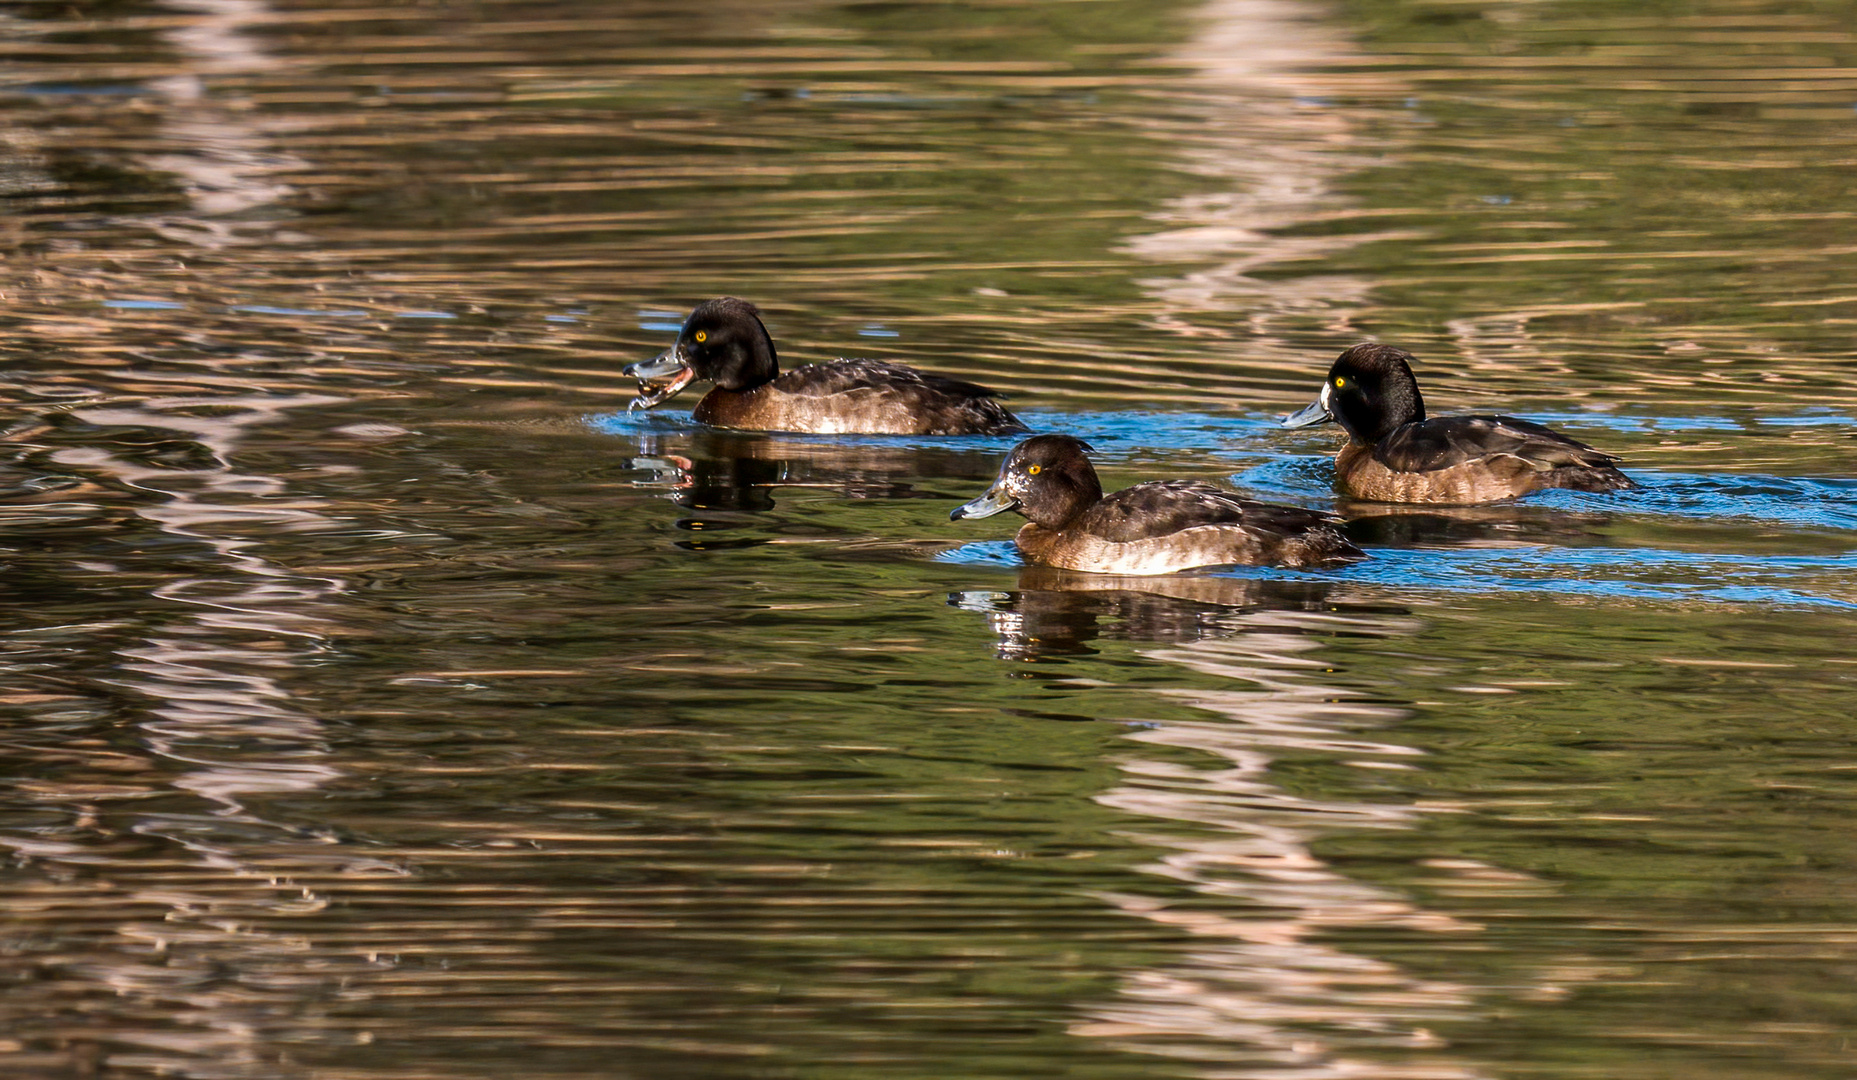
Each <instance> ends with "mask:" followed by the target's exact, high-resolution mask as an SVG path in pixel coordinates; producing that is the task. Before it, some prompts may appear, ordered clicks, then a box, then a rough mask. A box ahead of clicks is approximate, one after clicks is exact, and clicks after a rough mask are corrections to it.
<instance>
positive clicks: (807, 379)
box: [773, 359, 1026, 434]
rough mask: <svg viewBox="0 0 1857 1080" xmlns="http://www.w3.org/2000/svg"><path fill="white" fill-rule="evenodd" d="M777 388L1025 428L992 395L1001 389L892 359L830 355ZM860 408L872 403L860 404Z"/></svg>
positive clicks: (934, 418)
mask: <svg viewBox="0 0 1857 1080" xmlns="http://www.w3.org/2000/svg"><path fill="white" fill-rule="evenodd" d="M773 387H774V389H776V390H777V391H779V392H780V393H783V394H790V395H792V396H794V397H807V398H834V397H841V396H842V397H849V398H852V399H854V400H858V401H860V403H862V402H873V401H874V402H878V403H882V404H884V405H888V406H893V407H894V408H895V409H896V410H898V411H901V412H903V413H905V414H907V415H913V416H918V417H920V418H922V419H923V421H924V422H925V423H926V424H928V425H930V426H932V427H935V428H941V429H954V430H979V431H985V432H989V433H993V434H1010V433H1012V432H1019V431H1025V430H1026V428H1025V425H1023V424H1021V423H1019V421H1018V420H1017V418H1015V417H1014V416H1013V415H1012V414H1011V413H1010V412H1007V411H1006V409H1005V408H1004V407H1003V406H1001V405H999V404H998V403H997V402H995V401H993V400H991V399H993V398H995V397H998V396H999V394H998V392H997V391H994V390H990V389H988V388H986V387H984V386H980V385H977V384H975V383H970V382H963V381H962V380H960V379H950V378H946V377H944V376H941V375H931V374H927V373H925V372H921V371H917V370H916V369H915V368H912V367H908V366H906V365H903V364H895V363H891V362H889V361H887V360H856V359H846V360H829V361H826V362H825V363H820V364H806V365H803V366H801V367H796V368H794V369H793V370H791V371H788V372H785V373H783V374H782V375H781V376H780V377H779V378H778V379H775V380H774V383H773ZM858 407H860V408H862V407H867V406H865V405H863V404H860V405H859V406H858Z"/></svg>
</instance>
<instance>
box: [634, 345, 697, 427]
mask: <svg viewBox="0 0 1857 1080" xmlns="http://www.w3.org/2000/svg"><path fill="white" fill-rule="evenodd" d="M621 374H625V375H630V376H632V377H633V378H634V379H637V380H638V396H637V397H635V398H633V399H632V404H631V405H629V406H627V408H626V411H627V412H631V411H632V410H633V409H654V408H656V407H658V406H659V405H662V404H664V403H665V402H667V401H669V400H670V399H672V398H674V397H676V396H677V391H679V390H682V389H683V388H684V387H686V386H688V385H690V380H691V379H694V378H696V372H695V371H694V370H692V369H691V367H690V365H689V364H687V363H685V362H684V359H683V357H682V356H680V355H678V352H677V350H676V349H675V348H671V349H666V350H664V351H663V352H662V353H659V354H658V355H657V356H654V357H652V358H651V359H649V360H640V361H639V362H638V363H636V364H627V365H626V367H625V370H624V371H623V372H621Z"/></svg>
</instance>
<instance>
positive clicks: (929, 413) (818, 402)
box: [625, 296, 1027, 435]
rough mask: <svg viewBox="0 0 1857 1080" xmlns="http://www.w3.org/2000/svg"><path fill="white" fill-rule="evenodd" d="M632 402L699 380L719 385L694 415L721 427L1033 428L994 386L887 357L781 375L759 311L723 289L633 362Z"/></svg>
mask: <svg viewBox="0 0 1857 1080" xmlns="http://www.w3.org/2000/svg"><path fill="white" fill-rule="evenodd" d="M625 374H627V375H630V376H632V377H634V378H636V379H637V380H638V386H639V392H638V397H637V398H636V399H634V400H633V402H632V406H631V407H632V408H634V409H650V408H655V407H656V406H658V405H662V404H663V403H664V402H666V401H669V400H670V399H671V398H673V397H675V396H676V395H677V392H678V391H680V390H682V389H683V388H684V387H685V386H687V385H689V384H690V383H691V382H693V381H696V380H699V379H701V380H704V381H707V382H711V383H714V384H715V387H714V388H713V389H711V390H710V391H709V393H707V394H705V395H704V396H703V399H702V400H701V401H699V402H697V404H696V410H695V411H694V412H693V413H692V414H691V415H692V416H693V417H694V418H695V419H696V420H697V421H699V422H701V423H705V424H713V425H715V426H716V427H726V428H747V429H750V430H756V431H797V432H809V433H813V434H820V435H841V434H865V435H1014V434H1018V433H1020V432H1023V431H1026V430H1027V429H1026V427H1025V425H1024V424H1022V423H1020V422H1019V420H1018V418H1017V417H1015V416H1013V415H1012V414H1011V413H1010V412H1007V411H1006V409H1005V407H1004V406H1002V405H1000V403H999V402H997V401H994V400H993V398H994V397H995V396H996V395H995V394H994V392H993V391H991V390H988V389H987V388H985V387H983V386H976V385H974V384H973V383H970V382H962V381H960V380H959V379H949V378H944V377H942V376H939V375H930V374H928V373H926V372H921V371H917V370H916V369H914V368H912V367H907V366H905V365H903V364H894V363H890V362H889V361H886V360H830V361H827V362H825V363H822V364H806V365H803V366H801V367H797V368H794V369H793V370H792V371H789V372H787V373H785V374H781V371H780V361H779V358H778V355H777V354H776V353H775V351H774V339H773V338H772V337H771V336H770V335H769V334H768V332H767V327H766V326H765V325H763V324H762V322H761V312H760V311H759V309H757V308H756V307H755V306H754V305H753V304H750V303H749V302H748V301H746V300H738V299H736V298H735V297H733V296H724V297H721V298H719V299H716V300H709V301H705V302H704V303H701V304H698V305H697V307H696V310H695V311H692V312H691V313H690V317H689V318H688V319H685V320H684V324H683V329H682V330H681V331H680V332H679V333H678V335H677V343H676V344H675V345H672V346H671V347H670V348H669V349H666V350H665V351H664V352H663V353H662V354H660V355H658V356H656V357H654V358H652V359H650V360H643V361H640V362H638V363H636V364H632V365H629V366H628V367H626V369H625Z"/></svg>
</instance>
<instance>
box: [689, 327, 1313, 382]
mask: <svg viewBox="0 0 1857 1080" xmlns="http://www.w3.org/2000/svg"><path fill="white" fill-rule="evenodd" d="M696 340H698V341H701V340H703V339H702V338H700V337H699V338H697V339H696ZM1347 385H1348V377H1347V376H1346V375H1337V376H1335V389H1337V390H1340V389H1343V388H1345V387H1346V386H1347Z"/></svg>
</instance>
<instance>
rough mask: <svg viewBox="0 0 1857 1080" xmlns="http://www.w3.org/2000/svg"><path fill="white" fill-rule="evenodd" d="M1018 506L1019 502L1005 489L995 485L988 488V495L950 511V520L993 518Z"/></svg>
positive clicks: (970, 500) (971, 500)
mask: <svg viewBox="0 0 1857 1080" xmlns="http://www.w3.org/2000/svg"><path fill="white" fill-rule="evenodd" d="M1017 505H1019V500H1017V499H1015V498H1013V497H1012V496H1011V495H1008V494H1006V489H1005V488H1003V487H1001V486H1000V485H998V484H995V485H993V486H992V487H990V488H988V489H987V490H986V493H985V494H983V495H981V496H980V497H979V498H977V499H969V500H968V501H966V502H964V503H962V504H961V505H959V506H957V507H955V508H954V509H953V510H950V511H948V520H949V521H959V520H961V519H962V518H983V517H992V516H993V515H994V514H998V513H1001V512H1002V511H1006V510H1011V509H1012V508H1013V507H1015V506H1017Z"/></svg>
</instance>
